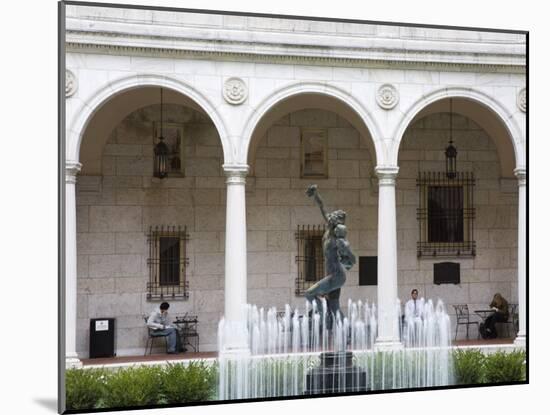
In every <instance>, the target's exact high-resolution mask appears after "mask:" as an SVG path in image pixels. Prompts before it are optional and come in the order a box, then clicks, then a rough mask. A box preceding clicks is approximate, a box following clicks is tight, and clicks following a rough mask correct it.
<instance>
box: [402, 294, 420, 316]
mask: <svg viewBox="0 0 550 415" xmlns="http://www.w3.org/2000/svg"><path fill="white" fill-rule="evenodd" d="M423 308H424V300H419V299H418V290H417V289H416V288H415V289H413V290H412V291H411V298H410V300H409V301H407V302H406V303H405V314H404V315H403V317H404V319H405V320H408V319H410V318H412V319H415V318H421V317H422V309H423Z"/></svg>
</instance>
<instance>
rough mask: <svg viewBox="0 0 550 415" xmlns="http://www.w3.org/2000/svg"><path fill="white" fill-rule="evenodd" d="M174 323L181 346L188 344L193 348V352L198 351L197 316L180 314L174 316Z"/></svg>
mask: <svg viewBox="0 0 550 415" xmlns="http://www.w3.org/2000/svg"><path fill="white" fill-rule="evenodd" d="M174 324H175V325H176V326H177V327H178V331H179V333H180V335H181V340H182V341H181V343H182V345H183V346H186V345H189V346H190V347H192V348H193V351H194V352H198V351H199V332H198V328H197V326H198V324H199V319H198V318H197V316H188V315H185V316H180V317H176V320H175V321H174Z"/></svg>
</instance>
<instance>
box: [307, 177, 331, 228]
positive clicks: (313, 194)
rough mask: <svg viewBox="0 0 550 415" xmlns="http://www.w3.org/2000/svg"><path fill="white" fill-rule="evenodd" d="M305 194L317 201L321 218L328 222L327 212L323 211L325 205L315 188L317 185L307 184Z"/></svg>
mask: <svg viewBox="0 0 550 415" xmlns="http://www.w3.org/2000/svg"><path fill="white" fill-rule="evenodd" d="M306 194H307V195H308V196H309V197H313V199H314V200H315V202H316V203H317V206H319V209H321V215H323V218H324V219H325V221H327V223H328V215H327V212H326V211H325V205H324V204H323V199H321V196H320V195H319V191H318V190H317V185H316V184H312V185H311V186H309V187H308V188H307V190H306Z"/></svg>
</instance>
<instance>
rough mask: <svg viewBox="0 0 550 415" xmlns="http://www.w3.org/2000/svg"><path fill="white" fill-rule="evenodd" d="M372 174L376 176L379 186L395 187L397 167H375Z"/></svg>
mask: <svg viewBox="0 0 550 415" xmlns="http://www.w3.org/2000/svg"><path fill="white" fill-rule="evenodd" d="M374 172H375V173H376V175H377V176H378V185H379V186H395V178H396V177H397V173H398V172H399V167H397V166H376V167H375V168H374Z"/></svg>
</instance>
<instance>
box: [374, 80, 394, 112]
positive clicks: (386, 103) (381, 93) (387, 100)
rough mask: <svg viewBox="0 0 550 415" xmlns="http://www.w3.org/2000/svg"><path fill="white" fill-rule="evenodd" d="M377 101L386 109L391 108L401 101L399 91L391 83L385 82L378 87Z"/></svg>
mask: <svg viewBox="0 0 550 415" xmlns="http://www.w3.org/2000/svg"><path fill="white" fill-rule="evenodd" d="M376 102H378V105H380V107H381V108H384V109H385V110H391V109H392V108H393V107H395V106H396V105H397V103H398V102H399V92H397V88H395V87H394V86H393V85H391V84H384V85H382V86H380V88H378V92H377V93H376Z"/></svg>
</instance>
